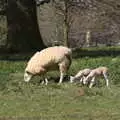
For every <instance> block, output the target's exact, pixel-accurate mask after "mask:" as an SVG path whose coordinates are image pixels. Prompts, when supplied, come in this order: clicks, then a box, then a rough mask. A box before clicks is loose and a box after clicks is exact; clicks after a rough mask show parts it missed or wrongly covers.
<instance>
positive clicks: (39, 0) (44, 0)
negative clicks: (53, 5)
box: [35, 0, 50, 6]
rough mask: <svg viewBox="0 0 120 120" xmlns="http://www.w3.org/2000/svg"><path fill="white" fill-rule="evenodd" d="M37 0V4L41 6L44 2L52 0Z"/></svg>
mask: <svg viewBox="0 0 120 120" xmlns="http://www.w3.org/2000/svg"><path fill="white" fill-rule="evenodd" d="M35 1H36V5H37V6H39V5H41V4H44V3H48V2H50V0H35Z"/></svg>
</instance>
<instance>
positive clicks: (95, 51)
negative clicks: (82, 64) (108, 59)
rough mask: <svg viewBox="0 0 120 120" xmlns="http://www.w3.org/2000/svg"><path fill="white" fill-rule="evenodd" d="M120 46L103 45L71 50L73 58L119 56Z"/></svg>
mask: <svg viewBox="0 0 120 120" xmlns="http://www.w3.org/2000/svg"><path fill="white" fill-rule="evenodd" d="M119 55H120V47H105V48H85V49H76V50H74V51H73V58H79V57H101V56H113V57H116V56H119Z"/></svg>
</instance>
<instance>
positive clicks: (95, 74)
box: [83, 67, 109, 88]
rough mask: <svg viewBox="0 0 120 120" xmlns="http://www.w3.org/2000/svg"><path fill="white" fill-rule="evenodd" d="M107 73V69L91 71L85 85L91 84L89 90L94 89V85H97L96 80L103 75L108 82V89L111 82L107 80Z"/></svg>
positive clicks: (101, 68)
mask: <svg viewBox="0 0 120 120" xmlns="http://www.w3.org/2000/svg"><path fill="white" fill-rule="evenodd" d="M107 72H108V68H107V67H98V68H96V69H93V70H91V72H90V73H89V75H88V76H87V77H86V78H85V79H84V80H83V83H84V84H87V83H88V82H90V85H89V88H92V86H93V84H94V83H95V78H96V77H98V76H102V75H103V77H104V79H105V81H106V86H107V87H108V81H109V80H108V78H107Z"/></svg>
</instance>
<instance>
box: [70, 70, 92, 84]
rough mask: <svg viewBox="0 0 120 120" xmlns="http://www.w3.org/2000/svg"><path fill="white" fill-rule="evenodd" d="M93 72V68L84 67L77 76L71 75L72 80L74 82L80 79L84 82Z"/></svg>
mask: <svg viewBox="0 0 120 120" xmlns="http://www.w3.org/2000/svg"><path fill="white" fill-rule="evenodd" d="M90 72H91V69H88V68H87V69H83V70H80V71H79V72H78V73H77V74H76V75H75V76H70V82H71V83H72V82H74V81H75V80H80V83H83V82H84V79H85V77H86V76H87V75H88V74H89V73H90Z"/></svg>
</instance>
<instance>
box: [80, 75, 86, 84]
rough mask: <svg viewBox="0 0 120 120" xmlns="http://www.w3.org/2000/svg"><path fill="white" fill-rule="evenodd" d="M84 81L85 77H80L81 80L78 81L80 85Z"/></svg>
mask: <svg viewBox="0 0 120 120" xmlns="http://www.w3.org/2000/svg"><path fill="white" fill-rule="evenodd" d="M84 80H85V76H82V77H81V79H80V83H82V84H83V83H85V81H84Z"/></svg>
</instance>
